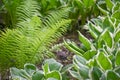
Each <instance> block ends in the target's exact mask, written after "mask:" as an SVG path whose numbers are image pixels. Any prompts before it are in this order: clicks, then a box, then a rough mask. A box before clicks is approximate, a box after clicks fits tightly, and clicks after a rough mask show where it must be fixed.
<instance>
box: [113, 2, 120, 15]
mask: <svg viewBox="0 0 120 80" xmlns="http://www.w3.org/2000/svg"><path fill="white" fill-rule="evenodd" d="M117 10H120V2H117V3H116V4H115V5H114V7H113V10H112V12H113V13H114V12H115V11H117Z"/></svg>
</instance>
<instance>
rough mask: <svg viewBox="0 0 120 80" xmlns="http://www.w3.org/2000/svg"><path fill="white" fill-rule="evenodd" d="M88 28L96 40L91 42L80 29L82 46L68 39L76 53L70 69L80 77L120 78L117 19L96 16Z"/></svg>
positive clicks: (119, 44) (67, 43)
mask: <svg viewBox="0 0 120 80" xmlns="http://www.w3.org/2000/svg"><path fill="white" fill-rule="evenodd" d="M87 27H88V28H89V29H88V30H89V32H90V33H91V35H92V36H93V38H94V39H92V40H91V41H90V40H89V39H87V38H86V37H85V36H84V35H82V34H81V33H80V32H79V40H80V42H81V43H82V45H81V46H80V48H79V47H78V46H77V45H76V44H75V43H74V42H65V45H66V47H67V48H68V49H69V50H71V51H72V52H74V53H75V54H76V55H75V56H74V57H73V64H74V68H73V69H72V70H69V72H70V73H71V75H72V76H73V77H75V78H77V79H92V80H106V79H107V80H109V79H111V80H119V79H120V73H119V69H120V62H119V59H120V56H119V54H120V26H119V25H118V26H116V21H114V20H113V18H110V17H105V18H102V19H93V20H92V22H89V23H88V25H87ZM113 76H114V77H113Z"/></svg>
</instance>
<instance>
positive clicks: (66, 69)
mask: <svg viewBox="0 0 120 80" xmlns="http://www.w3.org/2000/svg"><path fill="white" fill-rule="evenodd" d="M72 67H73V64H68V65H66V66H65V67H63V68H62V70H61V72H62V73H65V72H66V71H68V70H70V69H71V68H72Z"/></svg>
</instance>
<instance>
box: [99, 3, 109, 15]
mask: <svg viewBox="0 0 120 80" xmlns="http://www.w3.org/2000/svg"><path fill="white" fill-rule="evenodd" d="M97 7H98V9H99V10H100V11H101V12H102V13H103V14H104V15H108V14H109V12H108V11H107V10H104V9H102V8H101V7H100V6H99V5H97Z"/></svg>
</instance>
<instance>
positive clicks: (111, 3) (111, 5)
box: [105, 0, 114, 10]
mask: <svg viewBox="0 0 120 80" xmlns="http://www.w3.org/2000/svg"><path fill="white" fill-rule="evenodd" d="M105 1H106V4H107V8H108V10H112V8H113V6H114V3H113V2H112V1H111V0H105Z"/></svg>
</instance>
